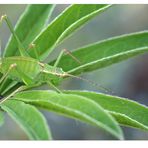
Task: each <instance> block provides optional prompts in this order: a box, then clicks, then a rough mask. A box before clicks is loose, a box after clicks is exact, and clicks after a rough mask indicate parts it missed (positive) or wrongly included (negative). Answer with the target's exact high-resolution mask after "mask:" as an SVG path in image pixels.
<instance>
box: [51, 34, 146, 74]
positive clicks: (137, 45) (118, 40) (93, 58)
mask: <svg viewBox="0 0 148 148" xmlns="http://www.w3.org/2000/svg"><path fill="white" fill-rule="evenodd" d="M147 40H148V32H147V31H144V32H137V33H133V34H126V35H123V36H118V37H114V38H110V39H107V40H104V41H101V42H98V43H95V44H92V45H89V46H86V47H82V48H79V49H77V50H74V51H73V52H72V54H73V55H74V56H75V57H77V58H78V59H79V60H80V61H81V65H78V64H77V63H76V62H73V60H72V59H71V58H70V57H68V56H63V58H62V59H61V62H60V64H59V66H60V67H62V68H63V69H64V70H65V71H68V72H69V73H72V74H80V73H82V72H89V71H93V70H96V69H99V68H103V67H106V66H109V65H111V64H114V63H118V62H121V61H123V60H126V59H128V58H131V57H133V56H136V55H139V54H142V53H144V52H147V51H148V42H147ZM125 43H126V44H125ZM66 63H69V64H66ZM51 64H52V63H51Z"/></svg>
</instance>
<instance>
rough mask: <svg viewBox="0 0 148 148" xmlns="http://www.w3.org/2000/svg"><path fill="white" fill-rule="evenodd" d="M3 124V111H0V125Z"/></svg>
mask: <svg viewBox="0 0 148 148" xmlns="http://www.w3.org/2000/svg"><path fill="white" fill-rule="evenodd" d="M3 124H4V115H3V112H2V111H0V126H2V125H3Z"/></svg>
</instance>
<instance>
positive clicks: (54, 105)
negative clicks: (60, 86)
mask: <svg viewBox="0 0 148 148" xmlns="http://www.w3.org/2000/svg"><path fill="white" fill-rule="evenodd" d="M14 98H15V99H17V100H21V101H24V102H26V103H30V104H33V105H35V106H37V107H41V108H43V109H48V110H49V111H54V112H57V113H60V114H63V115H66V116H70V117H73V118H76V119H79V120H82V121H84V122H88V123H90V124H92V125H96V126H98V127H102V128H103V129H105V130H106V131H108V132H110V133H112V134H113V135H115V136H116V137H117V138H119V139H123V135H122V131H121V129H120V127H119V126H118V123H117V122H116V121H115V120H114V119H113V118H112V116H110V114H108V113H107V112H106V111H105V110H104V109H103V108H102V107H101V106H100V105H99V104H97V103H95V102H94V101H91V100H89V99H87V98H85V97H82V96H78V95H73V94H69V95H67V94H60V93H56V92H52V91H28V92H23V93H19V94H18V95H16V96H15V97H14Z"/></svg>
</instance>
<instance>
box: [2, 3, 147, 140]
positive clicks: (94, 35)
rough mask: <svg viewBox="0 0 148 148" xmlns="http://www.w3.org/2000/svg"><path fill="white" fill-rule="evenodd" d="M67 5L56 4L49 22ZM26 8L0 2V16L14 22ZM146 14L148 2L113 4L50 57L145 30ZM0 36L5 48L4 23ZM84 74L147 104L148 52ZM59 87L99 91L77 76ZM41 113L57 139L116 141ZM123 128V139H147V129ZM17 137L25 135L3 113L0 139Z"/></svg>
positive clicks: (82, 124) (6, 34)
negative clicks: (63, 50)
mask: <svg viewBox="0 0 148 148" xmlns="http://www.w3.org/2000/svg"><path fill="white" fill-rule="evenodd" d="M67 6H68V5H57V6H56V7H55V10H54V12H53V14H52V18H51V19H50V20H49V22H50V21H51V20H53V19H54V18H55V17H56V16H57V15H58V14H60V12H62V10H64V9H65V8H66V7H67ZM25 7H26V5H12V4H11V5H0V15H2V14H7V15H8V16H9V18H10V19H11V21H12V23H13V25H15V23H16V21H17V19H18V18H19V16H20V15H21V13H22V12H23V11H24V9H25ZM147 15H148V5H131V4H130V5H114V6H113V7H111V8H110V9H108V10H107V11H105V12H103V13H102V14H101V15H99V16H97V17H95V18H94V19H93V20H91V21H90V22H89V23H88V24H87V25H85V26H84V27H83V28H82V29H80V30H79V31H77V32H76V33H75V34H74V35H73V36H71V37H70V38H68V39H67V40H66V41H65V42H63V43H62V44H61V45H60V46H59V47H58V48H57V49H56V52H54V53H53V54H52V55H51V56H50V58H53V57H55V56H57V55H58V53H59V51H60V50H61V49H63V48H67V49H69V50H72V49H75V48H77V47H80V46H84V45H86V44H89V43H93V42H96V41H100V40H102V39H106V38H109V37H112V36H117V35H121V34H126V33H132V32H137V31H143V30H147V29H148V19H147ZM0 36H1V40H2V49H4V48H5V45H6V43H7V41H8V38H9V36H10V32H9V29H8V27H7V26H6V25H5V24H4V25H2V27H1V28H0ZM83 77H85V78H86V79H89V80H92V81H95V82H98V83H99V84H102V85H103V86H105V87H106V88H110V89H111V90H112V91H113V92H115V93H116V95H118V96H122V97H127V98H130V99H133V100H136V101H138V102H139V103H142V104H145V105H148V54H144V55H142V56H138V57H134V58H132V59H130V60H126V61H124V62H121V63H118V64H114V65H112V66H109V67H107V68H103V69H100V70H96V71H94V72H91V73H87V74H85V75H83ZM60 88H61V89H85V90H93V91H99V90H98V89H97V88H94V87H92V86H91V85H90V84H88V83H86V82H83V81H80V80H76V79H68V80H67V81H65V82H64V83H62V85H61V86H60ZM42 112H43V113H44V115H45V116H46V119H47V120H48V123H49V125H50V128H51V130H52V135H53V138H54V139H56V140H82V139H85V140H92V139H93V140H97V139H98V140H115V139H114V137H112V136H111V135H110V134H108V133H106V132H104V131H103V130H101V129H98V128H96V127H93V126H90V125H88V124H85V123H82V122H79V121H76V120H73V119H69V118H66V117H63V116H60V115H57V114H55V113H49V112H47V111H42ZM122 129H123V131H124V134H125V139H126V140H133V139H134V140H148V133H147V132H143V131H140V130H137V129H132V128H127V127H122ZM16 139H20V140H23V139H25V140H26V139H27V136H26V135H25V133H24V132H23V131H22V130H21V128H20V127H19V126H18V125H17V124H16V123H15V122H14V121H13V120H12V119H10V118H9V117H8V116H7V115H6V116H5V124H4V126H3V127H0V140H16Z"/></svg>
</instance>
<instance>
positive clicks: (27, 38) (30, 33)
mask: <svg viewBox="0 0 148 148" xmlns="http://www.w3.org/2000/svg"><path fill="white" fill-rule="evenodd" d="M53 8H54V5H39V4H38V5H28V6H27V8H26V10H25V11H24V13H23V14H22V15H21V17H20V18H19V20H18V22H17V24H16V26H15V32H16V34H17V36H18V38H19V39H20V41H21V42H22V44H23V45H24V47H25V48H26V49H27V48H28V47H29V44H30V43H31V42H32V41H33V40H34V39H35V38H36V36H37V35H38V34H39V33H40V32H41V31H42V30H43V28H45V25H46V24H47V21H48V19H49V17H50V15H51V12H52V10H53ZM16 52H18V47H17V42H16V40H15V38H14V36H11V37H10V39H9V41H8V43H7V46H6V48H5V50H4V57H9V56H13V55H15V54H16Z"/></svg>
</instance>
